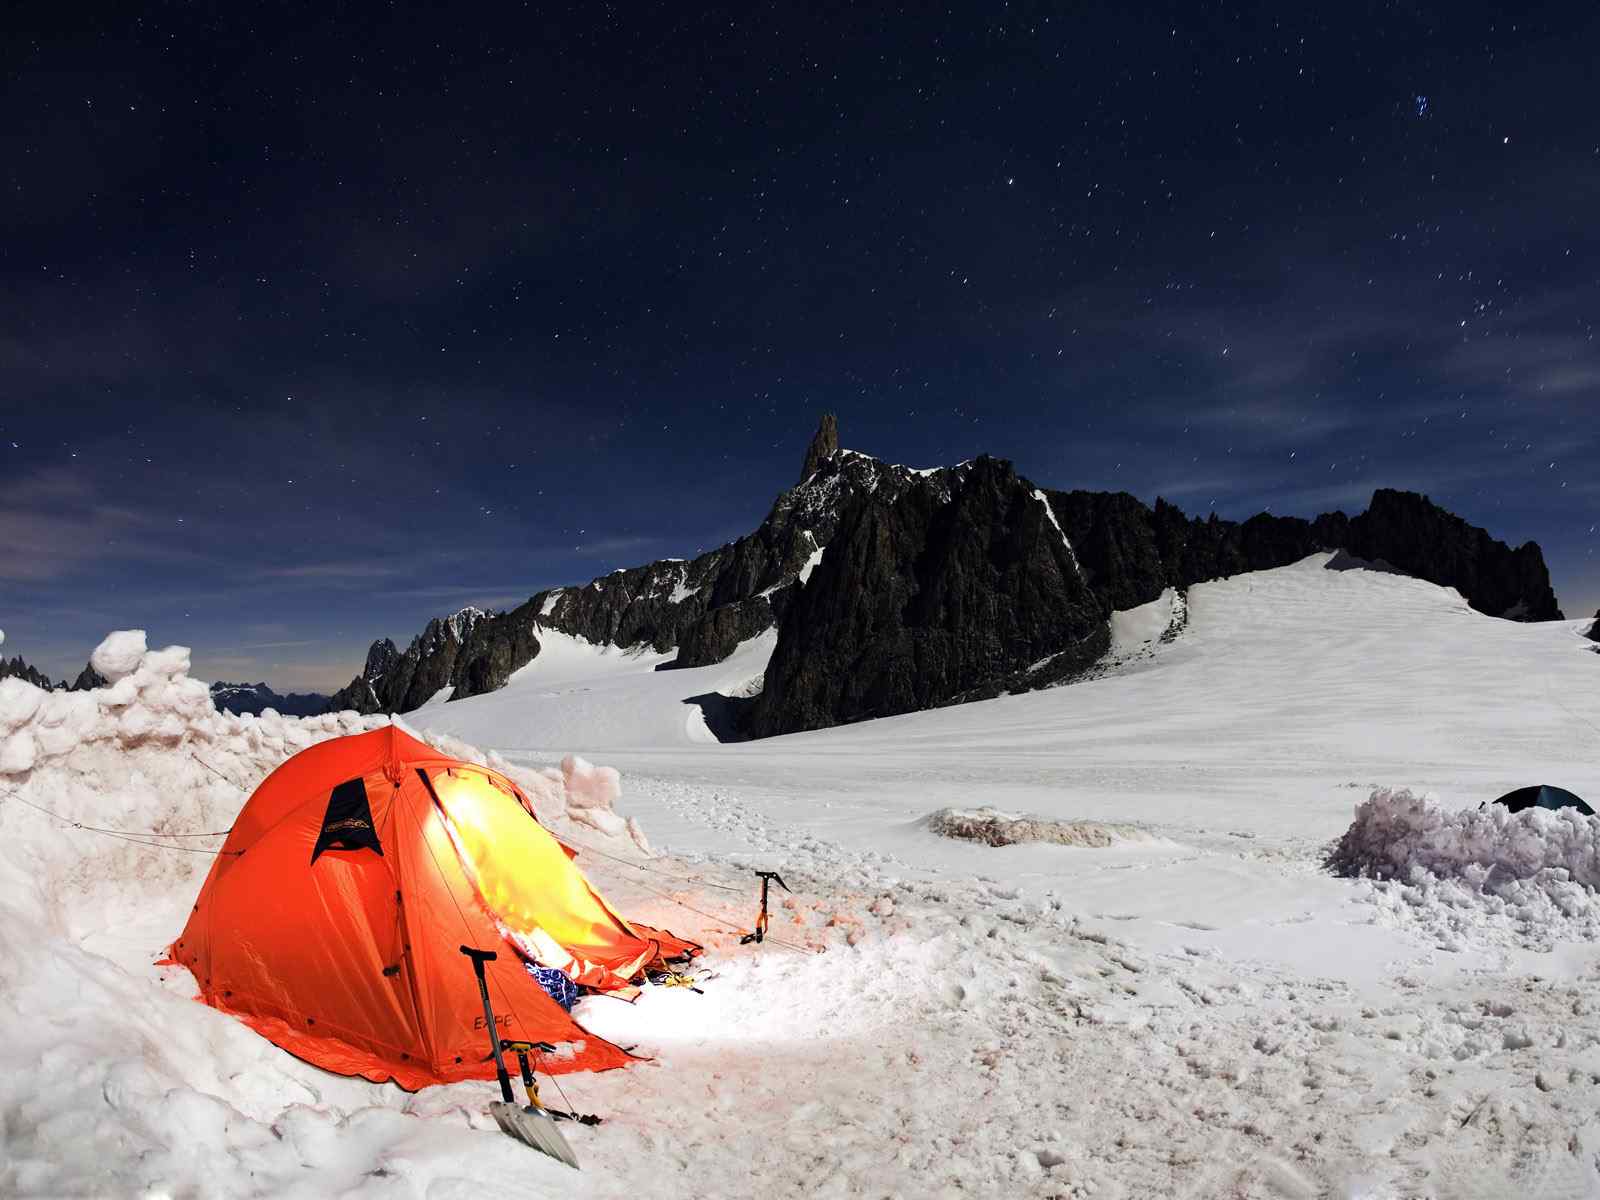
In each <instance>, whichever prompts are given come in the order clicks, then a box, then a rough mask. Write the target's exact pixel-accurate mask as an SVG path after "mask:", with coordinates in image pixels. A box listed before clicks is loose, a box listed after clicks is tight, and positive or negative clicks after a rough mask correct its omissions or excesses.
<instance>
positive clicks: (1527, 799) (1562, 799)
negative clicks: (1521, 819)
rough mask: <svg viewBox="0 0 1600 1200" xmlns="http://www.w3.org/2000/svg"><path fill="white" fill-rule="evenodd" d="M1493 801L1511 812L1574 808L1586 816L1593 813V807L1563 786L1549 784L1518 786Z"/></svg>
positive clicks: (1590, 815)
mask: <svg viewBox="0 0 1600 1200" xmlns="http://www.w3.org/2000/svg"><path fill="white" fill-rule="evenodd" d="M1494 802H1495V803H1496V804H1503V805H1505V806H1506V807H1507V808H1509V809H1510V810H1511V811H1512V812H1521V811H1522V810H1523V809H1525V808H1548V809H1559V808H1575V809H1577V810H1578V811H1579V812H1580V813H1582V814H1583V815H1584V816H1586V817H1592V816H1594V815H1595V812H1594V809H1592V808H1590V807H1589V806H1588V805H1587V804H1585V803H1584V802H1583V801H1582V800H1581V799H1579V798H1578V797H1577V796H1575V795H1573V794H1572V793H1571V792H1569V791H1567V790H1566V789H1565V788H1558V787H1551V786H1550V785H1549V784H1534V785H1533V786H1532V787H1524V788H1518V789H1517V790H1516V791H1514V792H1507V793H1506V794H1505V795H1504V796H1498V797H1496V798H1495V801H1494Z"/></svg>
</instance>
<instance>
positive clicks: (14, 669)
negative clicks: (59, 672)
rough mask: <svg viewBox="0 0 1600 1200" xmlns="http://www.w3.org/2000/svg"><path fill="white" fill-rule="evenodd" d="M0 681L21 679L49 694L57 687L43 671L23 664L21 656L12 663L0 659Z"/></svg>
mask: <svg viewBox="0 0 1600 1200" xmlns="http://www.w3.org/2000/svg"><path fill="white" fill-rule="evenodd" d="M0 679H21V680H23V681H24V682H26V683H31V684H33V686H34V687H36V688H43V689H44V690H45V691H47V692H48V691H50V690H51V689H53V688H54V687H55V686H56V685H55V684H54V683H52V682H51V681H50V677H49V676H48V675H46V674H45V673H44V672H43V671H39V670H35V669H34V668H33V667H31V666H29V665H28V664H27V663H25V662H23V661H22V655H20V654H19V655H17V656H16V657H14V658H13V659H11V661H10V662H7V661H6V660H5V659H3V658H0Z"/></svg>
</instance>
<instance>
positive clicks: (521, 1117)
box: [489, 1100, 578, 1170]
mask: <svg viewBox="0 0 1600 1200" xmlns="http://www.w3.org/2000/svg"><path fill="white" fill-rule="evenodd" d="M489 1114H490V1115H491V1116H492V1117H494V1120H495V1124H497V1125H499V1126H500V1128H501V1129H502V1130H504V1131H505V1132H506V1133H508V1134H510V1135H511V1136H512V1137H514V1138H516V1139H517V1141H519V1142H522V1143H524V1144H526V1145H529V1146H532V1147H533V1148H534V1149H535V1150H538V1151H541V1152H542V1153H545V1154H548V1155H549V1156H550V1157H551V1158H554V1159H559V1160H560V1161H561V1162H564V1163H566V1164H567V1166H569V1167H571V1168H573V1169H574V1170H576V1169H577V1167H578V1156H577V1155H576V1154H574V1153H573V1152H572V1147H571V1146H569V1145H567V1139H566V1138H564V1137H562V1136H561V1130H559V1129H557V1128H556V1123H555V1121H553V1120H552V1119H551V1117H550V1114H549V1113H547V1112H545V1111H544V1109H542V1108H534V1107H533V1106H532V1105H529V1106H527V1107H526V1108H519V1107H517V1105H515V1104H507V1103H506V1102H505V1101H504V1100H496V1101H494V1102H493V1103H492V1104H490V1105H489Z"/></svg>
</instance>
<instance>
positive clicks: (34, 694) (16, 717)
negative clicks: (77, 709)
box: [0, 679, 46, 736]
mask: <svg viewBox="0 0 1600 1200" xmlns="http://www.w3.org/2000/svg"><path fill="white" fill-rule="evenodd" d="M45 695H46V693H45V692H44V691H42V690H41V689H39V688H37V687H35V686H34V685H33V684H31V683H29V682H27V681H26V680H23V679H0V736H3V735H5V734H8V733H10V732H11V731H12V730H14V729H19V728H21V727H22V726H23V725H25V724H27V723H28V722H29V721H30V720H32V719H33V714H34V713H36V712H38V711H39V705H40V704H42V703H43V702H44V698H45Z"/></svg>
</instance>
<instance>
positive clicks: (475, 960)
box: [461, 946, 578, 1169]
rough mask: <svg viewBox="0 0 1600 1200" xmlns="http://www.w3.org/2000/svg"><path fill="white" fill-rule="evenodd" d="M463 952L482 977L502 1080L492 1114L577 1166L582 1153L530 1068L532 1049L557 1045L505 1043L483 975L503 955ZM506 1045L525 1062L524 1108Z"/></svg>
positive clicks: (522, 1138) (505, 1128) (507, 1128)
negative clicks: (542, 1099) (543, 1100)
mask: <svg viewBox="0 0 1600 1200" xmlns="http://www.w3.org/2000/svg"><path fill="white" fill-rule="evenodd" d="M461 953H463V954H465V955H466V956H467V957H468V958H470V959H471V960H472V970H473V973H474V974H476V975H477V977H478V995H479V996H481V997H482V998H483V1019H484V1021H485V1022H487V1024H488V1026H489V1053H490V1054H491V1055H492V1056H493V1057H494V1073H495V1076H496V1077H497V1078H498V1079H499V1080H500V1095H501V1099H499V1100H496V1101H494V1102H492V1103H491V1104H490V1105H489V1115H490V1116H492V1117H493V1118H494V1120H495V1124H496V1125H498V1126H500V1129H501V1131H502V1132H503V1133H507V1134H510V1135H511V1136H512V1137H514V1138H516V1139H517V1140H518V1141H519V1142H522V1143H523V1144H524V1145H527V1146H532V1147H533V1148H534V1149H535V1150H538V1151H539V1152H540V1153H543V1154H548V1155H549V1156H550V1157H551V1158H554V1159H558V1160H559V1161H561V1162H564V1163H566V1164H567V1166H569V1167H572V1168H574V1169H576V1168H577V1166H578V1156H577V1155H576V1154H574V1153H573V1152H572V1147H571V1146H569V1145H567V1139H566V1138H564V1137H562V1136H561V1131H560V1130H559V1129H557V1128H556V1123H555V1120H554V1118H552V1117H551V1115H550V1113H549V1112H548V1111H547V1110H546V1109H545V1107H544V1105H542V1104H540V1103H539V1090H538V1089H537V1088H536V1087H534V1085H533V1072H532V1071H531V1070H529V1069H528V1051H529V1050H532V1049H551V1050H553V1049H555V1047H553V1046H550V1045H549V1044H548V1043H546V1042H502V1041H501V1039H500V1030H499V1027H498V1026H497V1025H496V1024H495V1022H494V1006H493V1005H491V1004H490V1003H489V981H488V980H487V979H486V978H485V977H484V974H483V964H484V963H486V962H493V961H494V960H495V959H496V958H498V957H500V956H499V955H498V954H496V953H495V952H494V951H493V950H476V949H474V948H473V947H471V946H462V947H461ZM503 1048H510V1049H514V1050H515V1051H516V1054H517V1059H518V1061H519V1062H520V1063H521V1065H522V1083H523V1086H524V1087H525V1088H527V1090H528V1103H527V1104H526V1105H524V1106H523V1107H521V1108H519V1107H517V1102H516V1098H515V1097H514V1096H513V1095H512V1094H511V1076H510V1075H508V1074H506V1064H505V1059H503V1058H501V1056H500V1054H501V1050H502V1049H503Z"/></svg>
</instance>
